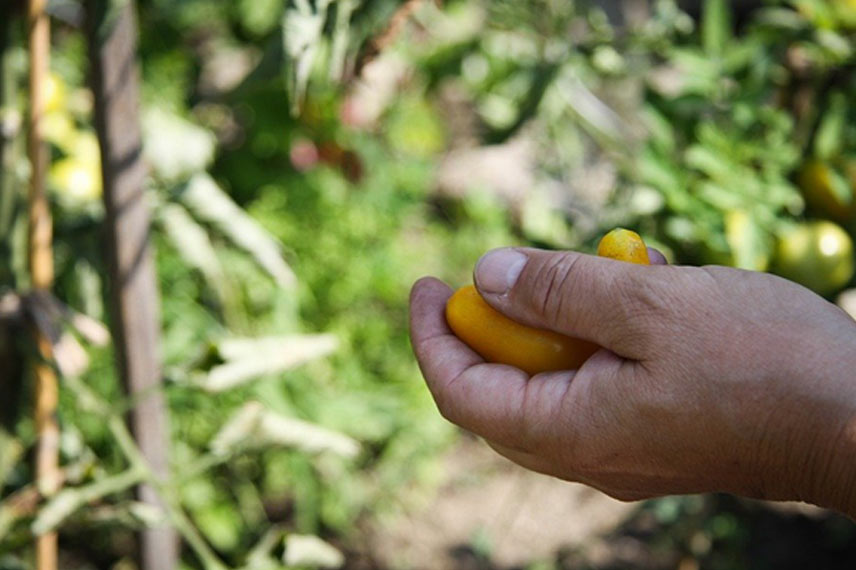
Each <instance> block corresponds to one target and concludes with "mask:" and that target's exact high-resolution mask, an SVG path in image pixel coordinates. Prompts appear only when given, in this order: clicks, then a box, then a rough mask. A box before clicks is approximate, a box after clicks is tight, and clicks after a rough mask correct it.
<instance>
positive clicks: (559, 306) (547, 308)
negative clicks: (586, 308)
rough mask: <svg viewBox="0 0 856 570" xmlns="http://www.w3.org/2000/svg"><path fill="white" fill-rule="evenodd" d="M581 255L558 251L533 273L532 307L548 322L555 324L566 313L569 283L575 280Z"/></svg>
mask: <svg viewBox="0 0 856 570" xmlns="http://www.w3.org/2000/svg"><path fill="white" fill-rule="evenodd" d="M580 259H581V258H580V256H579V255H574V254H571V253H569V252H562V253H557V254H555V255H552V256H550V258H549V260H548V261H547V262H546V263H544V264H543V265H541V266H540V267H539V268H538V270H537V271H536V273H535V275H533V282H534V283H536V286H535V287H534V294H533V298H532V299H531V304H532V308H533V309H534V310H535V311H536V312H537V314H538V315H540V316H541V317H542V318H543V319H544V320H545V321H546V322H547V323H548V324H555V323H556V322H557V321H558V320H559V319H560V318H561V316H563V315H565V314H566V310H567V308H568V307H567V297H568V294H569V284H570V283H572V282H573V275H574V274H575V268H576V267H577V263H578V261H579V260H580Z"/></svg>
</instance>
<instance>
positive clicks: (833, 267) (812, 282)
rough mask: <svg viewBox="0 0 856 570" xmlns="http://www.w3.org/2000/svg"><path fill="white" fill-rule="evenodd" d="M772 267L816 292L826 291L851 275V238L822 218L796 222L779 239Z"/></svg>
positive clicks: (833, 288)
mask: <svg viewBox="0 0 856 570" xmlns="http://www.w3.org/2000/svg"><path fill="white" fill-rule="evenodd" d="M773 269H774V272H775V273H777V274H778V275H781V276H782V277H785V278H787V279H790V280H791V281H796V282H797V283H800V284H801V285H804V286H806V287H808V288H809V289H812V290H813V291H815V292H816V293H819V294H821V295H830V294H832V293H834V292H836V291H838V290H840V289H841V288H842V287H844V285H846V284H847V283H848V282H849V281H850V279H851V278H852V277H853V272H854V259H853V241H852V240H851V239H850V236H849V235H848V234H847V232H845V231H844V230H843V229H842V228H841V227H840V226H838V225H836V224H834V223H832V222H829V221H826V220H823V221H816V222H808V223H802V224H798V225H796V226H794V227H793V228H792V229H791V230H789V231H788V232H787V233H785V234H784V235H783V236H782V237H781V239H780V240H779V243H778V247H777V249H776V258H775V260H774V265H773Z"/></svg>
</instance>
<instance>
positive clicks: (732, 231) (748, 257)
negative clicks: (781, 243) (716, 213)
mask: <svg viewBox="0 0 856 570" xmlns="http://www.w3.org/2000/svg"><path fill="white" fill-rule="evenodd" d="M725 239H726V240H727V241H728V245H729V247H730V248H731V253H732V255H733V257H734V266H735V267H738V268H740V269H749V270H752V271H764V270H766V269H767V266H768V265H769V263H770V251H771V249H772V244H771V242H770V238H769V236H768V235H767V234H766V233H765V232H763V231H762V229H761V228H760V227H759V226H758V224H757V223H756V222H755V220H754V219H753V218H752V216H751V215H750V214H749V212H747V211H745V210H731V211H729V212H728V213H727V214H726V215H725Z"/></svg>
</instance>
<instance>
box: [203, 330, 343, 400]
mask: <svg viewBox="0 0 856 570" xmlns="http://www.w3.org/2000/svg"><path fill="white" fill-rule="evenodd" d="M338 344H339V341H338V339H337V338H336V337H335V336H334V335H332V334H318V335H291V336H283V337H264V338H254V339H227V340H224V341H221V342H220V344H219V347H218V349H219V353H220V356H221V358H223V359H224V360H226V362H225V363H224V364H221V365H219V366H215V367H214V368H212V369H211V371H210V372H209V373H208V375H207V377H205V379H204V380H201V381H200V383H199V384H200V386H201V387H203V388H204V389H205V390H208V391H209V392H222V391H225V390H229V389H232V388H234V387H236V386H240V385H243V384H246V383H247V382H249V381H251V380H254V379H256V378H258V377H260V376H266V375H270V374H278V373H281V372H284V371H286V370H290V369H292V368H295V367H297V366H300V365H301V364H304V363H306V362H309V361H310V360H315V359H316V358H321V357H323V356H326V355H328V354H330V353H331V352H333V351H334V350H336V347H337V346H338Z"/></svg>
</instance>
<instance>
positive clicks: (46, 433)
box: [27, 0, 61, 570]
mask: <svg viewBox="0 0 856 570" xmlns="http://www.w3.org/2000/svg"><path fill="white" fill-rule="evenodd" d="M27 21H28V24H29V28H28V32H29V44H30V110H29V115H28V117H27V118H28V133H29V141H28V148H27V151H28V155H29V158H30V167H31V172H30V194H29V244H28V249H29V252H28V253H29V256H28V257H29V268H30V278H31V285H32V287H33V288H34V289H40V290H45V291H47V290H49V289H50V288H51V285H52V284H53V279H54V266H53V249H52V246H51V242H52V240H53V222H52V220H51V212H50V207H49V206H48V201H47V197H46V196H45V174H46V172H47V160H48V156H47V149H46V147H45V145H44V142H43V140H42V134H41V124H42V116H43V114H44V109H45V80H46V78H47V73H48V64H49V57H50V20H49V18H48V15H47V14H46V13H45V0H29V10H28V20H27ZM34 334H35V337H36V346H37V348H38V352H39V356H40V360H39V362H36V364H35V366H34V372H35V380H36V382H35V390H36V394H35V408H36V410H35V415H36V432H37V434H38V446H37V449H36V486H37V488H38V489H39V491H40V492H41V493H42V494H43V495H51V494H53V493H55V492H56V491H57V489H58V488H59V486H60V480H61V476H60V471H59V425H58V424H57V420H56V409H57V404H58V401H59V388H58V386H57V378H56V374H55V373H54V370H53V368H52V367H51V365H50V362H51V352H52V350H51V343H50V339H48V338H47V337H45V335H44V334H43V332H42V331H39V330H35V331H34ZM56 568H57V534H56V532H50V533H47V534H43V535H41V536H39V537H37V538H36V569H37V570H56Z"/></svg>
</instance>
